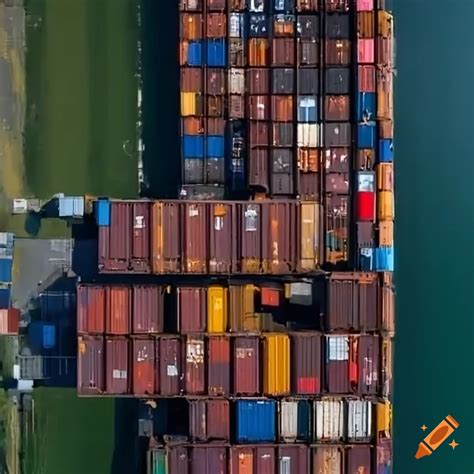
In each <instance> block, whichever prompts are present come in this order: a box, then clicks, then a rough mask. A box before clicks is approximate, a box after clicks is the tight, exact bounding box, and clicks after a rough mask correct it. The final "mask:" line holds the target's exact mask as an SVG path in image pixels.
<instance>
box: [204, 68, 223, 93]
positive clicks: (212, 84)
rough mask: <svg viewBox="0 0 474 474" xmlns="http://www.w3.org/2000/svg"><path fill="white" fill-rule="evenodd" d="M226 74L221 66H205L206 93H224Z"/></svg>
mask: <svg viewBox="0 0 474 474" xmlns="http://www.w3.org/2000/svg"><path fill="white" fill-rule="evenodd" d="M225 84H226V76H225V71H224V69H222V68H207V70H206V85H207V90H206V92H207V94H210V95H222V94H225Z"/></svg>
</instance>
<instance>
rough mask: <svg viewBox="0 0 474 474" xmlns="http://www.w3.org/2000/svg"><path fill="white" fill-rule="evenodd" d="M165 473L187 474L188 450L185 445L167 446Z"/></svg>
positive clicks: (188, 468) (188, 470) (188, 469)
mask: <svg viewBox="0 0 474 474" xmlns="http://www.w3.org/2000/svg"><path fill="white" fill-rule="evenodd" d="M166 462H167V466H168V473H167V474H189V472H190V467H189V452H188V448H187V447H186V446H179V445H178V446H172V445H171V446H168V456H167V460H166Z"/></svg>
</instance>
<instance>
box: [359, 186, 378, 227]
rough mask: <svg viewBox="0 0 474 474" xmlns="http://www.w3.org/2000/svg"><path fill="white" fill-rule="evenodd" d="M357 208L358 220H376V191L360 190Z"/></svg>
mask: <svg viewBox="0 0 474 474" xmlns="http://www.w3.org/2000/svg"><path fill="white" fill-rule="evenodd" d="M356 209H357V211H356V218H357V220H358V221H366V222H373V221H374V220H375V193H374V192H373V191H358V192H357V194H356Z"/></svg>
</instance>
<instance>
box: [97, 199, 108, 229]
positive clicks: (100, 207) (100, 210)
mask: <svg viewBox="0 0 474 474" xmlns="http://www.w3.org/2000/svg"><path fill="white" fill-rule="evenodd" d="M94 209H95V220H96V222H97V225H99V226H105V227H108V226H109V225H110V201H109V200H108V199H99V200H98V201H96V202H95V203H94Z"/></svg>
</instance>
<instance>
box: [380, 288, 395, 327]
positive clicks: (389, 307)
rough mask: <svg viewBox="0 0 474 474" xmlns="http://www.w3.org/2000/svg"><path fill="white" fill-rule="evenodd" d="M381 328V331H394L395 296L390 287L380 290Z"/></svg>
mask: <svg viewBox="0 0 474 474" xmlns="http://www.w3.org/2000/svg"><path fill="white" fill-rule="evenodd" d="M380 299H381V303H380V305H381V327H382V329H383V330H385V331H388V332H393V331H394V330H395V294H394V290H393V287H392V286H391V285H385V284H384V285H383V286H382V288H381V298H380Z"/></svg>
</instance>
